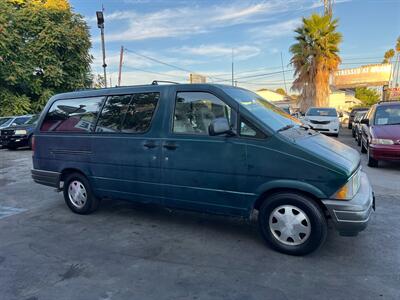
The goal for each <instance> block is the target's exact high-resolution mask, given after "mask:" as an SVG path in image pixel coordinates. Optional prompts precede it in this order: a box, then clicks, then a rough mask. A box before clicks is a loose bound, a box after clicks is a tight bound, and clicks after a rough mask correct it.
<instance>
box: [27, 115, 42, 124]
mask: <svg viewBox="0 0 400 300" xmlns="http://www.w3.org/2000/svg"><path fill="white" fill-rule="evenodd" d="M38 119H39V115H34V116H33V117H32V118H30V119H29V120H28V121H27V122H26V123H25V124H36V122H37V120H38Z"/></svg>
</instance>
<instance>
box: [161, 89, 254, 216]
mask: <svg viewBox="0 0 400 300" xmlns="http://www.w3.org/2000/svg"><path fill="white" fill-rule="evenodd" d="M171 94H173V96H171V98H174V99H171V100H174V105H171V107H173V109H172V111H171V113H170V120H169V132H168V133H167V137H166V138H164V139H163V143H162V162H161V164H162V182H163V185H164V196H165V198H166V199H165V203H166V205H170V206H176V207H181V208H186V209H194V210H200V211H208V212H214V213H223V214H234V215H244V214H246V212H247V211H248V206H249V202H250V201H249V197H251V196H252V195H250V194H249V193H245V192H243V191H244V190H245V182H246V172H247V164H246V151H245V149H246V147H245V145H244V144H243V143H241V141H240V139H239V138H237V137H228V136H209V134H208V126H209V124H210V123H211V121H212V120H213V119H215V118H227V119H228V121H229V123H230V124H232V126H233V127H234V126H235V124H236V112H235V111H234V110H233V109H231V107H230V106H228V105H227V104H226V103H224V102H223V101H222V100H221V99H220V98H218V97H217V96H215V95H214V94H212V93H210V92H201V91H176V92H175V91H174V93H171ZM167 126H168V125H167ZM164 127H165V126H164Z"/></svg>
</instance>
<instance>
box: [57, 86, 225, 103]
mask: <svg viewBox="0 0 400 300" xmlns="http://www.w3.org/2000/svg"><path fill="white" fill-rule="evenodd" d="M171 86H180V87H189V86H190V87H193V88H196V87H197V88H209V87H215V88H222V87H225V88H226V87H232V86H230V85H224V84H213V83H182V84H163V85H158V84H145V85H131V86H120V87H111V88H100V89H83V90H78V91H74V92H68V93H62V94H57V95H55V96H54V99H67V98H81V97H96V96H107V95H115V94H120V95H122V94H127V93H132V92H134V91H136V90H143V91H150V90H152V91H162V90H164V89H168V88H170V87H171Z"/></svg>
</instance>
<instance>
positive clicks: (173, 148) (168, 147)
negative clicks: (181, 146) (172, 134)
mask: <svg viewBox="0 0 400 300" xmlns="http://www.w3.org/2000/svg"><path fill="white" fill-rule="evenodd" d="M163 147H164V148H165V149H168V150H175V149H176V148H178V146H177V145H176V144H175V143H166V144H164V145H163Z"/></svg>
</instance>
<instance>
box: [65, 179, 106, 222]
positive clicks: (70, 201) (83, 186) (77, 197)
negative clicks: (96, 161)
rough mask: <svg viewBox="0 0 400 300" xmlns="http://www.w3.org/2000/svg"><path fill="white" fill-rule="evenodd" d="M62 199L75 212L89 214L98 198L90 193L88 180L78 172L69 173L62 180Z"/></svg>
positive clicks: (97, 202)
mask: <svg viewBox="0 0 400 300" xmlns="http://www.w3.org/2000/svg"><path fill="white" fill-rule="evenodd" d="M64 200H65V203H66V204H67V205H68V207H69V208H70V209H71V210H72V211H73V212H74V213H77V214H82V215H86V214H90V213H91V212H93V211H95V210H96V209H97V208H98V206H99V200H98V199H97V198H96V197H95V196H94V194H93V193H92V189H91V187H90V183H89V181H88V180H87V179H86V177H85V176H83V175H82V174H80V173H71V174H69V175H68V176H67V177H66V179H65V181H64Z"/></svg>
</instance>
